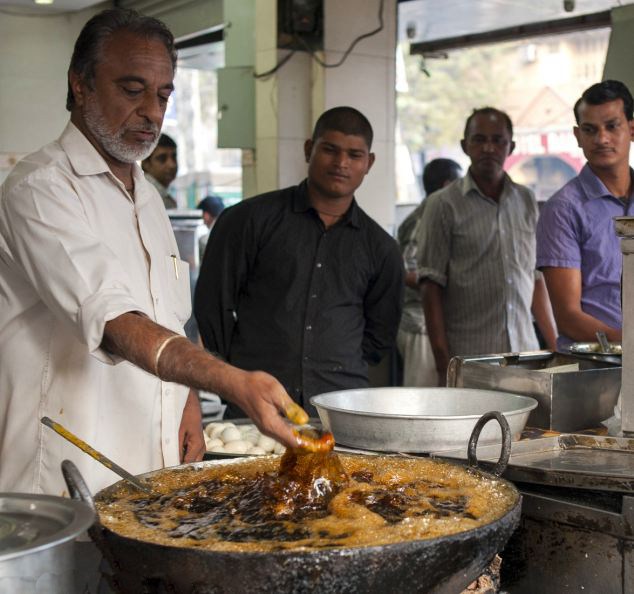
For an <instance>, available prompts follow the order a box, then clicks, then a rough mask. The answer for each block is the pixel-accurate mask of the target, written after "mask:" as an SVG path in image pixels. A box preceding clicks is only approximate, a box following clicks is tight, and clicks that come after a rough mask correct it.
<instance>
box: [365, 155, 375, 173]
mask: <svg viewBox="0 0 634 594" xmlns="http://www.w3.org/2000/svg"><path fill="white" fill-rule="evenodd" d="M374 161H375V156H374V153H370V154H369V155H368V168H367V169H366V173H369V172H370V169H372V165H374Z"/></svg>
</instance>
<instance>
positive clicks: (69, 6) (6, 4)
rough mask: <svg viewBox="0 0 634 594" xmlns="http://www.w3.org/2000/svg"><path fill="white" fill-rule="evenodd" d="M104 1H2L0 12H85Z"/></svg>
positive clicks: (41, 13) (40, 13)
mask: <svg viewBox="0 0 634 594" xmlns="http://www.w3.org/2000/svg"><path fill="white" fill-rule="evenodd" d="M102 2H103V0H55V1H54V3H53V4H35V2H34V1H33V0H0V11H4V12H7V13H11V14H26V15H44V14H56V15H59V14H60V13H63V12H74V11H76V10H83V9H84V8H88V7H89V6H94V5H95V4H101V3H102Z"/></svg>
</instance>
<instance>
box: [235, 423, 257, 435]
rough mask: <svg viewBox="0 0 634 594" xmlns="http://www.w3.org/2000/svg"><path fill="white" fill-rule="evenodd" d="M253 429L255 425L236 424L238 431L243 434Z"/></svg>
mask: <svg viewBox="0 0 634 594" xmlns="http://www.w3.org/2000/svg"><path fill="white" fill-rule="evenodd" d="M253 429H255V425H238V431H240V433H242V434H243V435H244V434H245V433H249V432H250V431H253Z"/></svg>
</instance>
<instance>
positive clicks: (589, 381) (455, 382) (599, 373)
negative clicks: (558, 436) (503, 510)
mask: <svg viewBox="0 0 634 594" xmlns="http://www.w3.org/2000/svg"><path fill="white" fill-rule="evenodd" d="M615 362H616V363H618V362H619V359H618V358H613V357H608V358H601V357H582V356H574V355H567V354H562V353H553V352H551V351H538V352H533V353H507V354H501V355H483V356H480V357H454V358H453V359H452V360H451V362H450V365H449V371H448V372H447V385H448V386H453V387H457V388H462V387H464V388H482V389H488V390H501V391H503V392H511V393H513V394H522V395H524V396H531V397H532V398H535V399H536V400H537V402H538V403H539V406H538V407H537V408H536V409H535V410H534V411H533V412H532V413H531V415H530V417H529V419H528V425H529V426H531V427H541V428H543V429H552V430H554V431H565V432H573V431H581V430H583V429H589V428H593V427H598V426H599V425H600V423H601V421H602V420H604V419H607V418H609V417H611V416H612V415H613V414H614V405H615V404H616V401H617V399H618V396H619V390H620V388H621V367H620V366H619V365H618V364H615ZM575 364H577V365H578V366H579V368H578V370H575V371H570V370H565V367H564V366H568V365H575ZM568 369H569V368H568Z"/></svg>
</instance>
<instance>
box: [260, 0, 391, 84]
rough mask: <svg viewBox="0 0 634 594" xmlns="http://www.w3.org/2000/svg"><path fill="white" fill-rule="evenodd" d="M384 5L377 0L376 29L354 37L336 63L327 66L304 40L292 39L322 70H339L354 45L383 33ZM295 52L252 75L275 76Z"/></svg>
mask: <svg viewBox="0 0 634 594" xmlns="http://www.w3.org/2000/svg"><path fill="white" fill-rule="evenodd" d="M384 3H385V0H379V14H378V21H379V26H378V27H377V28H376V29H373V30H372V31H369V32H368V33H364V34H363V35H359V36H358V37H356V38H355V39H353V41H352V43H351V44H350V45H349V46H348V49H347V50H346V51H345V52H344V54H343V56H341V59H340V60H339V61H338V62H334V63H331V64H328V63H326V62H324V61H323V60H322V59H321V58H320V57H319V56H317V54H316V52H315V50H314V49H313V48H311V47H310V46H309V45H308V43H306V41H305V40H304V39H302V37H301V36H299V35H294V36H293V37H294V39H295V41H296V42H299V43H300V44H301V45H303V46H304V47H305V48H306V49H307V50H308V53H309V54H310V56H311V58H312V59H313V60H315V62H317V64H319V65H320V66H321V67H322V68H339V66H341V65H342V64H343V63H344V62H345V61H346V60H347V59H348V56H349V55H350V53H351V52H352V50H353V49H354V48H355V47H356V45H357V44H358V43H359V42H360V41H362V40H363V39H367V38H368V37H372V36H373V35H376V34H377V33H380V32H381V31H383V27H384V24H383V5H384ZM295 52H297V49H294V50H292V51H291V52H290V53H289V54H288V55H286V56H284V57H283V58H282V59H281V60H280V61H279V62H278V63H277V64H276V65H275V66H274V67H273V68H271V69H270V70H267V71H266V72H262V73H260V74H254V75H253V76H254V78H268V77H270V76H271V75H272V74H275V73H276V72H277V71H278V70H279V69H280V68H281V67H282V66H284V64H286V63H287V62H288V61H289V60H290V59H291V58H292V57H293V56H294V55H295Z"/></svg>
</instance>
